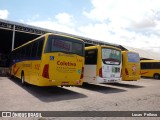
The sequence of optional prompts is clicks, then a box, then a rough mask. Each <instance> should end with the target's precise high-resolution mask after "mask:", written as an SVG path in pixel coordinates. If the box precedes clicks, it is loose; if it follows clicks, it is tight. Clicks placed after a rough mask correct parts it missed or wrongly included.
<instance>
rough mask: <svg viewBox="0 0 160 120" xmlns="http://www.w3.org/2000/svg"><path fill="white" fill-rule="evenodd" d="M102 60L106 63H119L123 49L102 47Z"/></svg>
mask: <svg viewBox="0 0 160 120" xmlns="http://www.w3.org/2000/svg"><path fill="white" fill-rule="evenodd" d="M102 61H103V63H104V64H109V65H119V64H120V63H121V51H119V50H116V49H109V48H102Z"/></svg>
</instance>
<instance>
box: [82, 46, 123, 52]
mask: <svg viewBox="0 0 160 120" xmlns="http://www.w3.org/2000/svg"><path fill="white" fill-rule="evenodd" d="M99 47H103V48H113V49H117V50H120V51H121V49H119V48H117V47H113V46H107V45H94V46H88V47H85V50H89V49H97V48H99Z"/></svg>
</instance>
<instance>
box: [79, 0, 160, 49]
mask: <svg viewBox="0 0 160 120" xmlns="http://www.w3.org/2000/svg"><path fill="white" fill-rule="evenodd" d="M91 2H92V5H93V9H91V10H90V11H84V12H83V14H84V15H85V16H86V17H88V18H89V19H90V20H91V21H94V23H96V22H98V24H101V25H102V26H103V27H99V28H97V25H98V24H97V23H96V24H94V25H91V24H88V25H86V26H85V27H81V28H80V30H81V31H84V32H85V33H86V34H88V35H89V37H92V38H94V37H96V38H97V37H98V38H100V39H103V40H104V39H105V41H107V42H113V43H117V44H122V45H128V46H132V47H138V48H144V47H145V48H149V47H150V48H151V46H152V48H153V47H154V48H155V47H156V48H157V47H158V46H159V43H160V41H159V39H160V17H159V16H160V7H159V0H101V1H99V0H91ZM106 21H107V22H106ZM108 21H109V22H108ZM104 27H105V29H104ZM96 34H97V35H98V36H97V35H96ZM152 48H151V49H152ZM153 50H155V49H153ZM156 50H157V49H156ZM159 52H160V51H159Z"/></svg>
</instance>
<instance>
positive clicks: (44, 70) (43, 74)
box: [42, 64, 49, 78]
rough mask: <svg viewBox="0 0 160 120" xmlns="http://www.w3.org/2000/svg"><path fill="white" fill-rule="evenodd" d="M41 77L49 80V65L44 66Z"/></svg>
mask: <svg viewBox="0 0 160 120" xmlns="http://www.w3.org/2000/svg"><path fill="white" fill-rule="evenodd" d="M42 76H43V77H45V78H49V64H45V66H44V68H43V73H42Z"/></svg>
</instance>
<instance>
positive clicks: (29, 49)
mask: <svg viewBox="0 0 160 120" xmlns="http://www.w3.org/2000/svg"><path fill="white" fill-rule="evenodd" d="M84 53H85V51H84V42H83V41H82V40H81V39H78V38H75V37H71V36H66V35H61V34H52V33H47V34H45V35H42V36H40V37H38V38H36V39H34V40H32V41H30V42H28V43H26V44H23V45H21V46H20V47H18V48H16V49H14V50H13V51H12V53H11V61H12V64H11V75H12V76H15V77H18V78H20V79H21V82H22V84H25V83H29V84H33V85H37V86H72V85H73V86H74V85H82V83H83V72H84Z"/></svg>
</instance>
